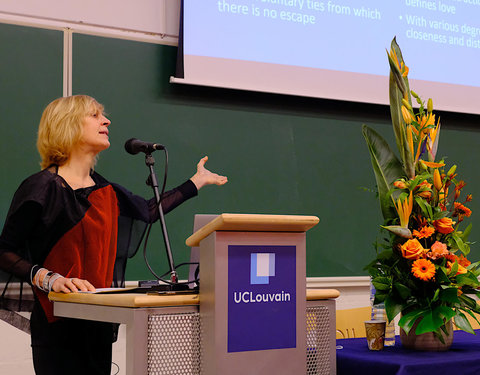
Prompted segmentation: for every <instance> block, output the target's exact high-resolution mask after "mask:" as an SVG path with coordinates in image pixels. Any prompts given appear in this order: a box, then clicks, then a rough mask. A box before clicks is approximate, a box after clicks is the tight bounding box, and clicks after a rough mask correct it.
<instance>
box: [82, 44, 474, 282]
mask: <svg viewBox="0 0 480 375" xmlns="http://www.w3.org/2000/svg"><path fill="white" fill-rule="evenodd" d="M73 45H74V83H73V87H74V91H75V92H76V93H90V94H91V95H93V96H96V97H98V99H99V100H100V101H102V102H103V103H104V104H105V105H106V108H107V111H108V112H109V113H111V116H110V118H111V120H112V125H111V135H112V144H113V145H112V147H111V149H110V150H109V151H108V152H106V153H105V155H102V157H101V159H100V163H99V165H98V168H99V170H101V171H102V172H104V173H105V174H106V175H108V177H110V178H112V179H113V180H116V181H118V182H120V183H122V184H124V185H126V186H128V187H129V188H131V189H132V190H134V191H136V192H140V193H143V194H144V195H148V194H149V191H148V189H147V187H145V186H144V183H143V181H144V179H145V176H146V172H147V171H146V169H145V167H144V165H143V160H142V158H141V157H140V156H138V157H132V156H130V155H127V154H126V153H125V152H124V151H123V143H124V141H125V140H126V139H128V138H130V137H137V138H140V139H145V140H149V141H155V142H160V143H163V144H165V145H167V147H168V150H169V153H170V154H169V155H170V165H169V168H170V173H169V180H168V181H169V186H174V185H175V184H177V183H180V182H182V180H183V179H184V178H185V177H188V176H189V175H191V174H192V173H193V171H194V169H193V166H194V164H195V163H196V161H197V160H198V159H199V158H200V157H201V156H203V155H204V154H208V155H209V156H210V162H209V163H208V165H209V166H210V167H211V168H212V169H213V170H216V171H220V172H222V173H225V174H226V175H228V177H229V183H228V184H227V185H226V186H224V187H222V188H216V187H207V188H205V189H204V190H201V191H200V195H199V197H197V198H196V199H194V200H192V201H190V202H187V203H186V204H184V205H183V206H182V207H180V208H178V209H177V210H176V211H174V212H172V213H171V214H169V215H168V216H167V224H168V228H169V230H170V236H171V239H172V245H173V246H172V247H173V249H174V256H175V259H176V260H177V262H180V261H186V260H188V251H189V250H188V248H186V247H185V245H184V240H185V238H186V237H188V235H189V234H190V233H191V229H192V225H193V220H192V217H193V215H194V214H195V213H221V212H238V213H273V214H305V215H317V216H318V217H319V218H320V224H319V225H318V226H317V227H315V228H314V229H312V230H311V231H309V233H308V235H307V245H308V246H307V275H308V276H355V275H364V274H365V273H364V271H363V270H362V269H363V267H364V265H365V264H366V263H368V262H369V260H370V259H371V258H372V255H373V252H374V250H373V247H372V243H373V242H374V241H375V239H376V237H377V235H378V229H379V224H380V223H381V216H380V211H379V207H378V203H377V200H376V196H375V192H374V190H375V182H374V176H373V173H372V171H371V166H370V159H369V155H368V152H367V149H366V146H365V144H364V140H363V137H362V135H361V125H362V123H367V124H369V125H371V126H373V127H374V128H376V129H377V130H378V131H379V132H381V133H382V134H384V136H385V137H386V138H387V139H389V140H390V141H392V130H391V125H390V121H389V112H388V108H387V107H384V106H374V105H360V104H353V103H343V102H334V101H327V100H316V99H306V98H299V97H292V96H281V95H272V94H260V93H251V92H240V91H232V90H224V89H214V88H206V87H194V86H182V85H175V84H170V83H168V82H169V77H170V76H171V75H173V74H174V68H175V61H176V48H174V47H169V46H161V45H154V44H146V43H138V42H129V41H122V40H113V39H106V38H100V37H92V36H84V35H75V36H74V42H73ZM386 63H387V62H386ZM384 89H385V95H387V93H388V88H387V87H385V88H384ZM445 117H446V118H448V121H449V122H451V126H452V127H453V126H455V125H462V126H470V127H472V126H475V125H477V124H475V123H476V122H478V116H460V115H454V114H450V115H449V114H446V115H445ZM479 141H480V134H479V133H478V131H477V128H471V129H466V130H448V129H444V130H443V134H442V138H441V143H440V153H442V152H444V153H447V154H448V155H449V156H450V157H451V159H452V160H455V161H456V162H458V163H459V164H460V165H461V168H460V169H459V171H460V172H465V173H466V175H465V178H467V177H468V178H469V180H470V181H471V184H470V186H469V187H470V188H472V190H473V192H475V190H479V189H480V186H479V183H480V178H479V177H478V176H477V175H476V173H475V167H474V166H475V165H478V162H479V159H480V155H479V154H478V153H477V152H475V146H474V145H475V144H478V142H479ZM392 146H393V144H392ZM466 146H467V147H466ZM157 156H158V161H159V162H162V161H163V159H162V158H161V155H160V154H158V155H157ZM162 165H163V164H162V163H159V166H158V169H157V170H158V172H159V173H161V171H162ZM472 208H473V209H474V210H475V206H473V207H472ZM156 236H157V237H159V238H160V233H159V232H157V234H156ZM153 251H158V252H160V253H161V252H162V251H163V249H162V246H161V244H160V242H159V244H158V246H157V248H155V249H153ZM157 264H158V265H159V267H162V264H163V268H164V269H165V267H166V263H165V260H164V259H163V258H162V259H159V260H158V263H157ZM144 269H145V266H144V265H143V259H141V257H139V256H137V258H136V259H134V261H133V262H131V264H130V269H129V273H128V275H129V276H130V278H133V279H136V278H140V277H143V275H145V272H144ZM165 270H166V269H165Z"/></svg>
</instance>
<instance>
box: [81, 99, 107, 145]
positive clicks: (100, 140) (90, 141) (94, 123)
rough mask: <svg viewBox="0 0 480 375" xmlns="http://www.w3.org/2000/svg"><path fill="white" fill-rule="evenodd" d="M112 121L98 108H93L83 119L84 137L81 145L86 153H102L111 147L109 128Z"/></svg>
mask: <svg viewBox="0 0 480 375" xmlns="http://www.w3.org/2000/svg"><path fill="white" fill-rule="evenodd" d="M109 125H110V120H109V119H108V118H106V117H105V116H104V114H103V113H102V112H101V111H100V110H99V109H97V108H93V109H92V111H91V112H90V113H88V114H87V116H85V118H84V119H83V129H82V137H81V139H80V145H81V146H82V147H85V148H86V151H93V152H96V153H98V152H100V151H103V150H105V149H107V148H108V147H109V146H110V141H109V139H108V126H109Z"/></svg>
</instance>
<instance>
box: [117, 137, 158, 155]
mask: <svg viewBox="0 0 480 375" xmlns="http://www.w3.org/2000/svg"><path fill="white" fill-rule="evenodd" d="M155 150H165V146H164V145H161V144H159V143H151V142H143V141H141V140H139V139H137V138H130V139H129V140H128V141H126V142H125V151H127V152H128V153H129V154H132V155H135V154H138V153H139V152H144V153H145V154H150V153H152V152H153V151H155Z"/></svg>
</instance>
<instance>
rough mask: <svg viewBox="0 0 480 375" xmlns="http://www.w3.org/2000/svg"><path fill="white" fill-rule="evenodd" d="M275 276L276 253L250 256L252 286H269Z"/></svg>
mask: <svg viewBox="0 0 480 375" xmlns="http://www.w3.org/2000/svg"><path fill="white" fill-rule="evenodd" d="M272 276H275V253H252V254H250V284H252V285H253V284H268V283H269V282H270V277H272Z"/></svg>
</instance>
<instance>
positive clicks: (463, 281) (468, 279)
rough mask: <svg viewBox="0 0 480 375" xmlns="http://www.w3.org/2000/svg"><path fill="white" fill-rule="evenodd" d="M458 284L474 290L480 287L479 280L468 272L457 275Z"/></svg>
mask: <svg viewBox="0 0 480 375" xmlns="http://www.w3.org/2000/svg"><path fill="white" fill-rule="evenodd" d="M456 279H457V284H458V285H460V286H462V285H469V286H471V287H473V288H476V287H478V286H480V282H479V281H478V279H477V278H476V277H475V275H473V274H472V273H471V272H467V273H464V274H461V275H457V278H456Z"/></svg>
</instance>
